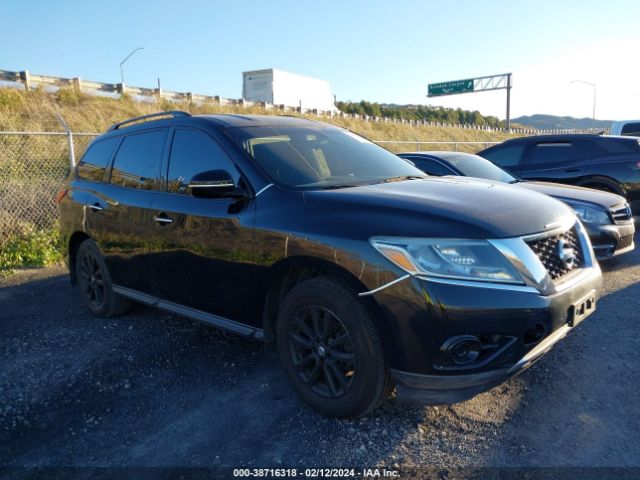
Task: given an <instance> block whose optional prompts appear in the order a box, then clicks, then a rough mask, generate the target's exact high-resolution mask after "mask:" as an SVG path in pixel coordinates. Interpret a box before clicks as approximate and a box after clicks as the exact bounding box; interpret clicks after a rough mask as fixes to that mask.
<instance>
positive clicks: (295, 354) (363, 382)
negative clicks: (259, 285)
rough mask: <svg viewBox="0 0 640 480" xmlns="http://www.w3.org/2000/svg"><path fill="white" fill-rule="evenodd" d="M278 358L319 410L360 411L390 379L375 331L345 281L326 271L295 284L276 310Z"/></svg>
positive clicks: (384, 391)
mask: <svg viewBox="0 0 640 480" xmlns="http://www.w3.org/2000/svg"><path fill="white" fill-rule="evenodd" d="M276 338H277V346H278V354H279V356H280V361H281V363H282V366H283V368H284V370H285V372H286V374H287V377H288V379H289V381H290V382H291V384H292V386H293V388H294V389H295V391H296V392H297V393H298V395H299V396H300V397H301V398H302V400H304V401H305V402H306V403H307V404H309V405H310V406H311V407H313V408H314V409H316V410H318V411H319V412H320V413H322V414H324V415H327V416H331V417H341V418H352V417H359V416H362V415H366V414H367V413H369V412H371V411H372V410H373V409H375V408H376V407H377V406H378V405H379V404H380V403H381V402H382V401H383V400H385V399H386V397H387V396H388V393H389V390H390V385H391V381H390V378H389V372H388V368H387V364H386V359H385V355H384V351H383V348H382V342H381V340H380V335H379V334H378V330H377V329H376V327H375V325H374V323H373V321H372V319H371V316H370V315H369V313H368V311H367V310H366V309H365V308H364V306H363V305H362V303H361V302H360V301H359V300H358V298H357V297H356V296H355V294H354V293H353V292H351V291H350V290H349V289H348V288H347V287H345V286H344V285H342V284H341V283H338V282H337V281H335V280H333V279H331V278H329V277H319V278H313V279H311V280H307V281H304V282H302V283H300V284H299V285H296V286H295V287H294V288H293V289H292V290H291V291H290V292H289V293H288V294H287V295H286V297H285V298H284V300H283V302H282V304H281V305H280V308H279V312H278V320H277V325H276Z"/></svg>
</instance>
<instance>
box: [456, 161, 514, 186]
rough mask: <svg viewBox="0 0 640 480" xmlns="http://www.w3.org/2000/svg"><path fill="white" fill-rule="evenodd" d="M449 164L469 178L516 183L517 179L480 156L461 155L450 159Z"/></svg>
mask: <svg viewBox="0 0 640 480" xmlns="http://www.w3.org/2000/svg"><path fill="white" fill-rule="evenodd" d="M447 162H449V163H450V164H451V165H453V166H454V167H455V168H457V169H458V170H460V171H461V172H462V173H463V175H466V176H467V177H476V178H484V179H486V180H493V181H495V182H503V183H515V182H517V181H518V179H517V178H516V177H514V176H513V175H511V174H509V173H508V172H506V171H504V170H502V169H501V168H500V167H498V166H497V165H495V164H493V163H491V162H490V161H489V160H486V159H484V158H482V157H479V156H478V155H459V156H454V157H448V158H447Z"/></svg>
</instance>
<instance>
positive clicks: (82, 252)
mask: <svg viewBox="0 0 640 480" xmlns="http://www.w3.org/2000/svg"><path fill="white" fill-rule="evenodd" d="M74 263H75V267H76V278H77V279H78V285H79V287H80V292H81V293H82V297H83V298H84V301H85V303H86V305H87V307H89V310H91V313H92V314H93V315H95V316H96V317H113V316H115V315H119V314H121V313H124V312H126V311H127V310H128V309H129V306H130V302H129V300H128V299H126V298H124V297H123V296H121V295H118V294H117V293H115V292H114V291H113V287H112V284H111V276H110V275H109V270H108V269H107V265H106V264H105V262H104V258H102V255H101V254H100V250H99V249H98V246H97V245H96V243H95V242H94V241H93V240H85V241H84V242H82V243H81V244H80V247H78V251H77V253H76V258H75V262H74Z"/></svg>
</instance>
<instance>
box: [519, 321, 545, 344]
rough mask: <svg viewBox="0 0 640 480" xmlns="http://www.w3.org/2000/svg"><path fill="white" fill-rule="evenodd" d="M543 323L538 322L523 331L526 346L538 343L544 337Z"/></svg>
mask: <svg viewBox="0 0 640 480" xmlns="http://www.w3.org/2000/svg"><path fill="white" fill-rule="evenodd" d="M546 330H547V329H546V328H545V327H544V325H542V324H540V323H538V324H536V325H535V326H534V327H531V328H530V329H529V330H527V331H526V332H525V333H524V344H525V345H526V346H529V345H533V344H535V343H538V342H539V341H540V340H542V338H543V337H544V334H545V332H546Z"/></svg>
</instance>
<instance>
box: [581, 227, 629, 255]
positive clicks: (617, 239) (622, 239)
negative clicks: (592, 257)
mask: <svg viewBox="0 0 640 480" xmlns="http://www.w3.org/2000/svg"><path fill="white" fill-rule="evenodd" d="M584 226H585V229H586V231H587V234H588V235H589V239H590V240H591V245H592V246H593V251H594V253H595V254H596V258H597V259H598V260H604V259H607V258H612V257H615V256H617V255H620V254H623V253H626V252H629V251H631V250H633V249H634V247H635V244H634V238H633V236H634V234H635V226H634V224H633V222H630V223H626V224H619V225H591V224H584Z"/></svg>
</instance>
